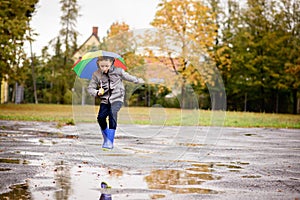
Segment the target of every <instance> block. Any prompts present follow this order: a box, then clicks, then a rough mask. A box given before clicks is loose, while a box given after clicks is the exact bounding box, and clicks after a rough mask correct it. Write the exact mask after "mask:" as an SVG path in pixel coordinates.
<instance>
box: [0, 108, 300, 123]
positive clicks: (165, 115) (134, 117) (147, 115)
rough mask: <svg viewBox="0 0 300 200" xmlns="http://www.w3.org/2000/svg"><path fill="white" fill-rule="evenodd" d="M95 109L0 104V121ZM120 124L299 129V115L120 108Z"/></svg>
mask: <svg viewBox="0 0 300 200" xmlns="http://www.w3.org/2000/svg"><path fill="white" fill-rule="evenodd" d="M97 112H98V106H74V107H72V105H56V104H38V105H35V104H18V105H15V104H2V105H0V119H2V120H21V121H54V122H58V123H60V124H74V122H92V123H95V122H96V116H97ZM118 122H119V123H120V124H145V125H149V124H150V125H166V126H169V125H170V126H171V125H172V126H179V125H183V126H191V125H200V126H211V125H213V126H223V125H224V126H229V127H273V128H300V115H290V114H267V113H251V112H220V111H207V110H182V109H174V108H148V107H123V108H122V109H121V111H120V112H119V121H118Z"/></svg>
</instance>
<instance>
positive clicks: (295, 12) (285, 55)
mask: <svg viewBox="0 0 300 200" xmlns="http://www.w3.org/2000/svg"><path fill="white" fill-rule="evenodd" d="M279 7H280V13H279V14H278V17H277V19H276V20H277V23H278V26H279V29H278V31H281V33H282V37H281V38H282V39H281V40H280V41H281V44H282V45H281V49H280V51H279V56H278V58H281V59H280V60H281V61H282V62H283V65H284V73H282V75H283V77H284V79H282V80H281V81H280V83H281V87H282V88H288V89H289V90H290V91H291V93H292V102H293V108H292V112H293V113H294V114H296V113H297V101H298V96H297V94H298V93H299V88H300V54H299V52H300V2H299V1H296V0H280V3H279ZM282 62H281V63H282Z"/></svg>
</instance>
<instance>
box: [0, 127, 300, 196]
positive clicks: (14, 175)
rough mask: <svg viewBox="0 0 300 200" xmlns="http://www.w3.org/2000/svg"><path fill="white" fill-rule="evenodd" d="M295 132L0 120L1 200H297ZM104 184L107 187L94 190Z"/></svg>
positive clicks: (299, 159)
mask: <svg viewBox="0 0 300 200" xmlns="http://www.w3.org/2000/svg"><path fill="white" fill-rule="evenodd" d="M299 142H300V130H296V129H270V128H224V127H223V128H222V127H176V126H174V127H173V126H172V127H167V126H166V127H165V126H141V125H119V127H118V130H117V135H116V139H115V148H114V150H112V151H103V150H102V149H101V143H102V137H101V135H100V132H99V128H98V127H97V125H96V124H77V125H76V126H62V127H60V126H58V125H57V124H55V123H44V122H18V121H0V174H1V184H0V199H38V200H39V199H49V200H54V199H56V200H61V199H99V198H101V195H102V198H103V194H111V198H112V199H114V200H118V199H122V200H124V199H128V200H129V199H130V200H133V199H299V198H300V154H299V153H300V143H299ZM103 181H105V182H107V183H108V184H109V185H110V186H111V188H110V189H101V188H100V183H101V182H103Z"/></svg>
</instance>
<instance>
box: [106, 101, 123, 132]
mask: <svg viewBox="0 0 300 200" xmlns="http://www.w3.org/2000/svg"><path fill="white" fill-rule="evenodd" d="M122 104H123V103H122V102H121V101H117V102H114V103H112V104H111V109H110V112H109V129H114V130H116V129H117V122H118V112H119V111H120V109H121V107H122Z"/></svg>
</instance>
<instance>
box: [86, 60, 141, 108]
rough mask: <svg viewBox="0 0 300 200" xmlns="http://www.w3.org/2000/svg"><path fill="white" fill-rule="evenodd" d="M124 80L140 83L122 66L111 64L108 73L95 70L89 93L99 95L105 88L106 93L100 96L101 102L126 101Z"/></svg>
mask: <svg viewBox="0 0 300 200" xmlns="http://www.w3.org/2000/svg"><path fill="white" fill-rule="evenodd" d="M122 80H126V81H130V82H134V83H139V79H138V78H137V77H135V76H132V75H130V74H128V73H127V72H125V71H124V70H123V69H122V68H116V67H114V66H111V67H110V69H109V71H108V73H107V74H105V73H102V72H101V71H100V69H98V70H97V71H95V72H94V74H93V76H92V80H91V81H90V83H89V86H88V88H87V90H88V93H89V94H90V95H92V96H94V97H97V96H98V95H97V93H98V91H99V89H100V88H101V87H102V88H103V89H104V94H103V95H101V96H99V97H100V98H101V103H105V104H108V103H113V102H116V101H121V102H124V96H125V88H124V85H123V82H122Z"/></svg>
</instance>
